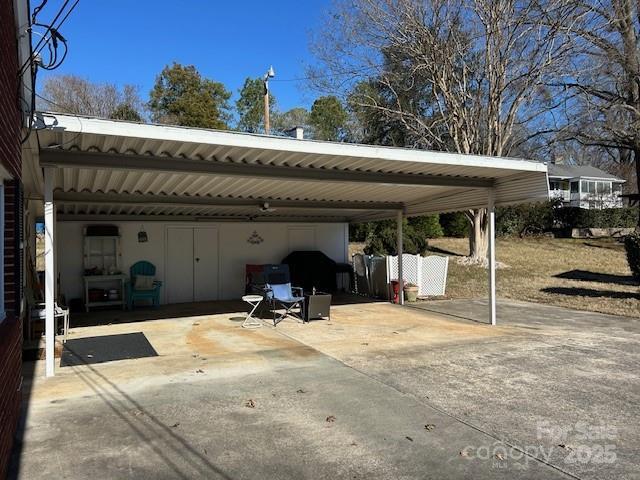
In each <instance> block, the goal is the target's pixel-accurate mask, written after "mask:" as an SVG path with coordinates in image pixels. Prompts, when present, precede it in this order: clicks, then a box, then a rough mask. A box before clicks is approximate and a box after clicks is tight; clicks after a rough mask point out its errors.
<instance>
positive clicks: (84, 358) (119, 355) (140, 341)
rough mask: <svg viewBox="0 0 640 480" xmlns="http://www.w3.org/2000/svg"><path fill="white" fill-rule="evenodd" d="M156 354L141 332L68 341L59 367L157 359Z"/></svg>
mask: <svg viewBox="0 0 640 480" xmlns="http://www.w3.org/2000/svg"><path fill="white" fill-rule="evenodd" d="M157 356H158V352H156V351H155V350H154V348H153V347H152V346H151V344H150V343H149V340H147V337H145V336H144V333H142V332H135V333H123V334H121V335H105V336H102V337H87V338H77V339H74V340H68V341H67V342H66V343H65V344H64V350H63V351H62V357H61V359H60V366H61V367H71V366H75V365H86V364H90V363H104V362H113V361H115V360H128V359H132V358H145V357H157Z"/></svg>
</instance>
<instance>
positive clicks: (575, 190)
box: [571, 182, 578, 193]
mask: <svg viewBox="0 0 640 480" xmlns="http://www.w3.org/2000/svg"><path fill="white" fill-rule="evenodd" d="M571 193H578V182H571Z"/></svg>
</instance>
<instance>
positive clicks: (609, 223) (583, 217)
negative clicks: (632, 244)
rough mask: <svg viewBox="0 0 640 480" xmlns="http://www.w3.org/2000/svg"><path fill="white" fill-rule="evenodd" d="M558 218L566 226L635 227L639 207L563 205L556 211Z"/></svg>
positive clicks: (561, 224) (558, 221)
mask: <svg viewBox="0 0 640 480" xmlns="http://www.w3.org/2000/svg"><path fill="white" fill-rule="evenodd" d="M556 220H557V223H558V225H559V226H562V227H566V228H633V227H635V226H636V223H637V221H638V208H637V207H636V208H633V207H626V208H603V209H602V210H597V209H585V208H578V207H563V208H559V209H558V211H557V212H556Z"/></svg>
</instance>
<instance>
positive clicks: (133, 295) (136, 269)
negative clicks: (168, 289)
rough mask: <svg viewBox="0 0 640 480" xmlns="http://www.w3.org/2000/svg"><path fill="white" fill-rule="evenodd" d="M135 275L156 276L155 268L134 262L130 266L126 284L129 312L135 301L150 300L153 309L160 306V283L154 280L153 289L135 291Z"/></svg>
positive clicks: (143, 262)
mask: <svg viewBox="0 0 640 480" xmlns="http://www.w3.org/2000/svg"><path fill="white" fill-rule="evenodd" d="M137 275H149V276H155V275H156V267H155V265H154V264H153V263H151V262H147V261H144V260H142V261H140V262H136V263H134V264H133V265H131V268H130V269H129V281H128V282H127V285H126V288H127V308H128V309H129V310H133V305H134V302H135V300H140V299H144V300H151V304H152V305H153V306H154V307H159V306H160V287H161V286H162V282H161V281H159V280H154V282H153V289H151V290H136V289H135V284H136V276H137Z"/></svg>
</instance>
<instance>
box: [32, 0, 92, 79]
mask: <svg viewBox="0 0 640 480" xmlns="http://www.w3.org/2000/svg"><path fill="white" fill-rule="evenodd" d="M70 1H71V0H65V2H64V3H63V4H62V7H60V10H58V12H57V13H56V15H55V17H54V18H53V20H52V21H51V23H50V24H49V25H44V24H39V23H36V22H32V26H33V25H37V26H41V27H46V30H45V32H44V34H43V35H42V37H41V38H40V40H39V41H38V43H37V44H36V46H35V48H34V49H33V50H32V54H31V55H30V56H29V58H28V59H27V60H26V61H25V62H24V64H23V65H22V67H20V75H22V74H23V73H24V71H25V69H26V68H27V67H28V66H29V65H30V64H31V63H32V62H33V61H34V60H35V58H36V57H37V55H38V54H39V53H40V52H41V51H42V49H43V48H44V47H45V46H46V45H47V44H48V43H49V42H50V41H51V42H52V43H54V48H57V42H58V41H60V42H61V43H63V44H64V46H65V53H64V55H63V58H62V60H64V57H66V49H67V45H66V40H65V39H64V37H63V36H62V35H60V33H59V32H58V30H59V29H60V27H61V26H62V25H63V24H64V22H65V21H66V20H67V18H69V15H70V14H71V12H73V10H74V9H75V8H76V6H77V5H78V3H80V0H76V1H75V2H74V3H73V4H72V5H71V7H70V8H69V9H68V10H67V11H66V14H65V15H64V17H63V18H62V20H60V23H58V24H57V25H56V22H57V21H58V19H59V18H60V17H61V15H62V14H63V13H64V12H65V10H66V9H67V5H68V4H69V2H70ZM46 3H47V0H44V1H43V2H42V3H41V4H40V5H38V7H36V10H37V12H36V10H34V14H33V15H32V20H35V17H36V15H37V14H38V13H39V12H40V10H41V9H42V8H43V7H44V6H45V5H46ZM30 28H32V27H30ZM57 63H58V65H57V66H59V64H60V63H61V61H60V62H57ZM52 65H55V63H54V64H52V63H51V62H50V64H49V65H48V66H47V67H48V69H53V68H57V66H56V67H53V66H52Z"/></svg>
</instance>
